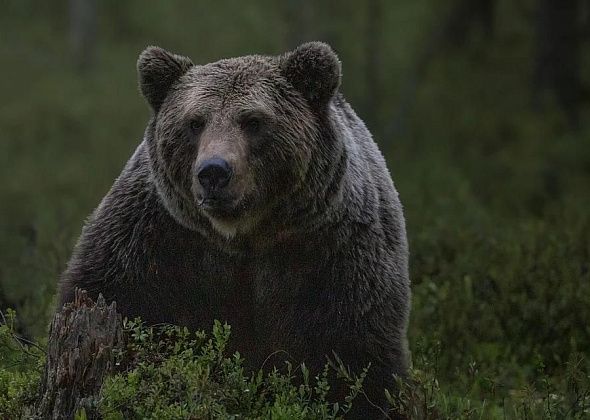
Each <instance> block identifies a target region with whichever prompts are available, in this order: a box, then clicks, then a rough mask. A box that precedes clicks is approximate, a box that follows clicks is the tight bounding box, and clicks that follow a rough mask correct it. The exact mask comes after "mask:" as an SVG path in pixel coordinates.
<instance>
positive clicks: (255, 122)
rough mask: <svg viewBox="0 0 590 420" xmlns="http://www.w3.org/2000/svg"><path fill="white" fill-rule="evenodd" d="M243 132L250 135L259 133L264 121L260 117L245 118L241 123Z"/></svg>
mask: <svg viewBox="0 0 590 420" xmlns="http://www.w3.org/2000/svg"><path fill="white" fill-rule="evenodd" d="M240 126H241V127H242V130H244V131H248V132H249V133H257V132H258V131H260V128H261V127H262V120H261V119H260V118H259V117H248V118H244V120H242V122H241V123H240Z"/></svg>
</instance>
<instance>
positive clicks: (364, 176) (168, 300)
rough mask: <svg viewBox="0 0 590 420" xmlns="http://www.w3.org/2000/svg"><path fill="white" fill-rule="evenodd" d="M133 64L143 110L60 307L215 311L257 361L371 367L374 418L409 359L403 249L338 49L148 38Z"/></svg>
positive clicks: (176, 315) (207, 319) (71, 267)
mask: <svg viewBox="0 0 590 420" xmlns="http://www.w3.org/2000/svg"><path fill="white" fill-rule="evenodd" d="M137 68H138V73H139V85H140V89H141V92H142V94H143V95H144V96H145V98H146V99H147V102H148V103H149V105H150V106H151V108H152V111H153V114H152V117H151V119H150V121H149V123H148V125H147V128H146V130H145V135H144V138H143V141H142V142H141V144H140V145H139V146H138V148H137V150H136V151H135V153H134V154H133V156H132V157H131V159H130V160H129V162H128V163H127V165H126V166H125V168H124V169H123V172H122V173H121V175H120V176H119V178H118V179H117V180H116V181H115V183H114V185H113V187H112V188H111V190H110V191H109V193H108V194H107V195H106V197H105V198H104V199H103V200H102V202H101V203H100V205H99V206H98V208H97V209H96V210H95V211H94V212H93V213H92V215H91V216H90V218H89V219H88V221H87V223H86V225H85V227H84V229H83V231H82V235H81V237H80V239H79V241H78V244H77V245H76V247H75V250H74V253H73V256H72V258H71V260H70V262H69V264H68V267H67V270H66V271H65V273H64V275H63V278H62V280H61V283H60V291H59V295H60V299H59V301H60V305H62V304H64V303H66V302H68V301H71V300H72V298H73V292H74V289H75V288H77V287H79V288H83V289H86V290H87V291H88V292H89V294H90V296H93V297H96V296H97V295H98V294H99V293H102V294H103V295H104V297H105V298H106V299H107V301H113V300H114V301H116V302H117V307H118V309H119V311H120V312H121V313H122V314H123V315H125V316H128V317H136V316H140V317H141V318H142V319H143V320H144V321H146V322H147V323H172V324H178V325H185V326H188V327H190V328H192V329H209V328H210V326H211V325H212V323H213V321H214V320H215V319H218V320H222V321H227V322H228V323H229V324H230V325H231V326H232V342H233V345H234V347H235V348H236V349H238V350H239V351H240V352H241V353H242V354H243V355H244V356H245V358H246V360H247V361H248V362H249V363H250V366H251V367H253V368H260V367H261V366H262V365H263V364H265V366H267V367H268V360H267V358H268V357H269V355H271V354H275V355H277V354H278V355H280V357H281V358H282V359H283V360H284V359H289V360H291V361H294V362H297V363H299V362H305V363H306V365H307V366H308V367H310V368H311V369H312V370H319V369H321V368H322V367H323V366H324V365H325V363H326V356H331V355H332V354H333V352H335V353H336V354H338V355H339V356H340V358H341V359H342V360H343V361H344V363H345V364H347V365H349V366H350V368H351V370H352V371H355V372H357V373H358V372H360V371H361V370H362V369H363V368H364V367H366V366H367V365H369V364H370V365H371V367H370V369H369V373H368V375H367V378H366V380H365V386H364V389H365V392H366V394H367V396H368V397H369V399H370V400H371V403H369V402H367V401H365V402H363V401H357V402H355V405H354V407H355V412H356V414H359V415H369V416H374V415H375V413H378V412H379V410H377V409H376V408H375V406H383V404H384V402H385V397H384V392H383V389H384V388H386V387H392V386H393V385H394V375H400V376H403V375H404V374H405V373H406V370H407V365H408V354H407V346H406V329H407V322H408V312H409V302H410V290H409V278H408V249H407V242H406V231H405V223H404V217H403V214H402V207H401V204H400V202H399V199H398V194H397V192H396V190H395V188H394V185H393V183H392V180H391V177H390V175H389V172H388V170H387V168H386V165H385V161H384V158H383V156H382V154H381V153H380V152H379V150H378V148H377V145H376V144H375V142H374V141H373V140H372V137H371V135H370V133H369V131H368V130H367V128H366V127H365V125H364V124H363V122H362V121H361V120H360V119H359V117H358V116H357V115H356V114H355V112H354V111H353V110H352V108H351V107H350V106H349V104H348V103H347V102H346V101H345V99H344V98H343V96H342V95H341V94H340V93H338V87H339V85H340V78H341V75H340V73H341V67H340V62H339V60H338V57H337V56H336V54H335V53H334V52H333V50H332V49H331V48H330V47H329V46H328V45H326V44H324V43H320V42H311V43H307V44H304V45H301V46H300V47H298V48H297V49H295V50H294V51H291V52H288V53H286V54H283V55H280V56H262V55H252V56H245V57H238V58H231V59H225V60H220V61H217V62H215V63H211V64H205V65H195V64H193V63H192V62H191V60H190V59H188V58H186V57H183V56H179V55H175V54H171V53H169V52H167V51H165V50H163V49H161V48H158V47H149V48H147V49H146V50H145V51H144V52H143V53H142V54H141V55H140V57H139V60H138V63H137ZM265 361H266V363H265ZM359 398H360V397H359ZM371 410H377V411H374V412H371ZM371 418H372V417H371Z"/></svg>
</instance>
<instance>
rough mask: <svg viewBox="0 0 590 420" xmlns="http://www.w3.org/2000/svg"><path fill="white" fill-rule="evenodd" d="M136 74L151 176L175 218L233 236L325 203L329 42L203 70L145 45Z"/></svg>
mask: <svg viewBox="0 0 590 420" xmlns="http://www.w3.org/2000/svg"><path fill="white" fill-rule="evenodd" d="M137 68H138V74H139V86H140V90H141V92H142V94H143V96H144V97H145V98H146V100H147V102H148V103H149V105H150V107H151V108H152V110H153V118H152V119H151V121H150V124H149V125H148V128H147V130H146V141H147V144H148V154H149V162H150V168H151V176H152V178H153V181H154V182H155V184H156V186H157V190H158V193H159V195H160V196H161V197H162V201H163V203H164V204H165V206H166V207H167V209H168V210H169V212H170V213H171V214H172V215H173V216H174V217H175V219H176V220H177V221H178V222H180V223H181V224H183V225H184V226H186V227H188V228H191V229H195V230H201V231H203V230H205V231H207V230H208V229H209V232H208V233H209V234H210V233H211V232H210V230H211V228H213V231H215V232H217V233H218V234H219V233H220V234H222V235H223V236H224V237H226V238H232V237H234V236H235V235H246V234H248V233H249V232H253V231H255V230H256V227H257V226H258V225H259V224H260V223H261V221H262V220H264V219H267V218H269V215H271V214H272V215H274V216H273V218H274V219H275V220H277V217H276V216H277V215H278V214H286V213H287V212H290V213H291V214H295V213H297V212H299V213H305V211H306V210H305V209H306V208H308V211H313V209H309V207H310V206H311V207H313V205H314V204H313V201H314V200H315V199H320V198H322V199H323V198H324V197H321V195H322V194H321V193H320V191H323V190H325V189H326V188H327V187H326V186H327V185H328V184H329V182H330V179H325V178H326V177H328V178H329V177H330V173H331V172H333V171H331V170H330V164H329V163H327V162H326V159H328V157H331V156H338V154H339V153H338V152H337V149H338V148H339V147H341V145H338V141H337V137H338V136H336V135H334V133H333V130H331V129H330V112H331V111H330V103H331V101H332V99H333V98H334V96H335V95H336V91H337V89H338V87H339V84H340V62H339V60H338V58H337V56H336V54H335V53H334V52H333V50H332V49H331V48H330V47H329V46H328V45H326V44H324V43H320V42H311V43H307V44H304V45H301V46H300V47H298V48H297V49H295V50H294V51H291V52H289V53H286V54H284V55H281V56H260V55H253V56H245V57H238V58H232V59H225V60H220V61H217V62H215V63H210V64H205V65H195V64H193V63H192V61H191V60H190V59H189V58H187V57H183V56H180V55H175V54H172V53H169V52H167V51H165V50H163V49H161V48H158V47H148V48H147V49H146V50H145V51H143V52H142V53H141V55H140V57H139V60H138V63H137ZM316 190H318V191H316ZM310 200H311V201H310ZM316 210H317V209H316ZM291 219H292V218H291ZM283 222H286V221H285V220H283Z"/></svg>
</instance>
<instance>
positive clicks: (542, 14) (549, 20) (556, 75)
mask: <svg viewBox="0 0 590 420" xmlns="http://www.w3.org/2000/svg"><path fill="white" fill-rule="evenodd" d="M579 11H580V4H579V2H578V0H559V1H558V0H538V3H537V16H536V45H535V48H536V52H535V61H534V79H533V103H534V105H535V107H536V108H537V109H540V108H542V106H543V98H542V97H543V94H544V93H545V92H549V93H550V94H552V95H553V96H554V98H555V99H556V100H557V103H558V105H559V107H560V108H561V109H562V110H563V111H564V112H565V114H566V115H567V118H568V120H569V123H570V125H571V126H572V128H576V127H577V126H578V120H579V116H578V113H579V106H580V103H581V98H582V97H581V91H582V83H581V80H580V40H581V32H580V31H579V27H578V17H579Z"/></svg>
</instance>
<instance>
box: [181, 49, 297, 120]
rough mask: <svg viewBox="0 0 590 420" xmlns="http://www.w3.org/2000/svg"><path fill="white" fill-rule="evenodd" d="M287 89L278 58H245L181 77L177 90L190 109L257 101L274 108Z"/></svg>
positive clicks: (199, 67) (196, 68) (195, 69)
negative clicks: (285, 88)
mask: <svg viewBox="0 0 590 420" xmlns="http://www.w3.org/2000/svg"><path fill="white" fill-rule="evenodd" d="M285 86H286V80H285V78H284V77H283V75H282V74H281V72H280V68H279V65H278V61H277V59H276V58H275V57H267V56H245V57H238V58H230V59H224V60H220V61H216V62H214V63H210V64H205V65H196V66H194V67H192V68H191V69H190V70H189V71H188V72H187V73H186V74H185V75H184V76H183V77H182V78H181V80H180V83H179V85H178V86H177V91H178V92H179V93H180V94H181V98H179V99H181V100H182V101H187V102H186V105H188V106H189V107H190V108H192V107H193V106H199V105H200V106H199V107H213V108H217V107H219V106H221V107H227V106H231V105H232V104H235V105H240V104H242V105H245V104H248V103H253V102H254V103H256V104H257V105H258V106H262V107H263V108H274V106H273V105H276V104H275V103H274V102H273V99H276V97H277V95H278V94H279V92H280V91H281V90H283V88H284V87H285ZM265 105H266V106H265Z"/></svg>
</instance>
